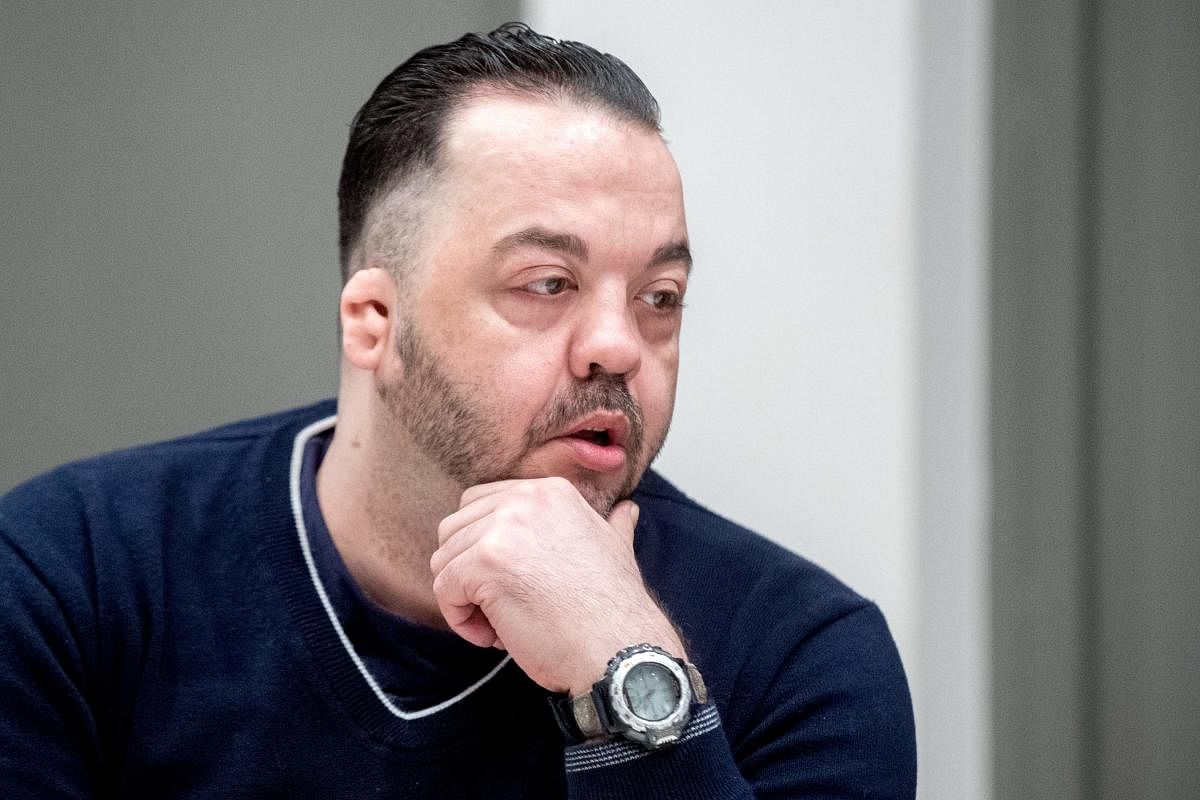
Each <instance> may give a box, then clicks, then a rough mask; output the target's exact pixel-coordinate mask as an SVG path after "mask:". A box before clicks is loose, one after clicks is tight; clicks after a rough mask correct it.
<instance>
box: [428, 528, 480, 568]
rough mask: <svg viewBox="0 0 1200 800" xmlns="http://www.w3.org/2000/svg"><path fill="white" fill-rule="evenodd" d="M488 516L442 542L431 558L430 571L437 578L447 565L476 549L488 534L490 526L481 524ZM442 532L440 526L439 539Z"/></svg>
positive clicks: (457, 531)
mask: <svg viewBox="0 0 1200 800" xmlns="http://www.w3.org/2000/svg"><path fill="white" fill-rule="evenodd" d="M487 516H488V515H487V514H485V515H483V517H481V518H480V519H478V520H475V521H474V522H471V523H470V524H468V525H466V526H465V527H463V528H460V529H458V530H456V531H454V532H453V533H452V534H451V535H450V536H449V537H448V538H446V539H445V540H444V541H443V542H442V545H441V547H439V548H438V549H437V550H435V551H433V555H432V556H431V557H430V558H429V571H430V572H432V573H433V576H434V577H435V578H436V577H437V576H438V573H440V572H441V571H442V570H443V569H445V568H446V565H447V564H449V563H450V562H451V561H453V560H454V559H456V558H458V557H459V556H460V555H462V554H463V553H465V552H466V551H467V550H470V549H471V548H472V547H474V546H475V543H476V542H478V541H479V540H480V539H481V538H482V537H483V535H484V534H485V533H487V531H488V527H489V526H488V525H487V523H486V522H481V520H484V519H486V518H487ZM441 530H442V529H441V526H439V527H438V535H439V538H440V537H441Z"/></svg>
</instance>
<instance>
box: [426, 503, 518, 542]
mask: <svg viewBox="0 0 1200 800" xmlns="http://www.w3.org/2000/svg"><path fill="white" fill-rule="evenodd" d="M504 497H505V496H504V494H503V493H502V492H493V493H492V494H489V495H484V496H482V497H479V498H476V499H475V500H473V501H472V502H471V503H470V504H468V505H465V506H461V507H459V509H458V511H455V512H454V513H453V514H451V515H450V516H448V517H446V518H445V519H443V520H442V521H441V522H439V523H438V529H437V535H438V545H439V546H445V544H446V542H447V541H449V540H450V539H452V538H453V537H454V536H456V535H458V533H459V531H461V530H463V529H464V528H466V527H468V526H469V525H471V524H472V523H474V522H478V521H479V520H481V519H483V518H484V517H486V516H487V515H488V514H491V513H492V512H493V511H495V510H496V506H498V505H499V504H500V503H502V502H503V501H504Z"/></svg>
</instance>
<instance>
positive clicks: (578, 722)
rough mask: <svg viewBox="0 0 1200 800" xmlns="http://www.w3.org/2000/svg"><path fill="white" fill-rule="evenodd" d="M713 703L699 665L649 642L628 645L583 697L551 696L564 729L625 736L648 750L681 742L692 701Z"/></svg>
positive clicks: (577, 736)
mask: <svg viewBox="0 0 1200 800" xmlns="http://www.w3.org/2000/svg"><path fill="white" fill-rule="evenodd" d="M707 702H708V690H707V688H706V687H705V686H704V679H703V678H702V677H700V670H698V669H696V667H695V665H693V664H689V663H687V662H686V661H683V660H681V659H678V658H675V657H674V656H672V655H671V654H670V653H668V652H667V651H666V650H663V649H662V648H660V647H655V646H654V645H650V644H639V645H634V646H633V647H626V648H625V649H624V650H621V651H620V652H619V653H617V654H616V655H615V656H613V658H612V660H611V661H609V662H608V668H607V669H606V670H605V671H604V677H602V678H601V679H600V680H598V681H596V683H595V684H593V685H592V690H591V691H590V692H588V693H587V694H583V695H580V696H578V697H563V696H560V697H559V698H557V699H555V698H552V699H551V703H550V706H551V708H553V709H554V715H555V718H556V719H557V720H558V724H559V727H560V728H562V730H563V733H565V734H566V735H567V738H569V739H572V740H574V741H576V742H582V741H586V740H588V739H595V738H598V737H601V736H605V735H608V736H622V737H624V738H626V739H628V740H629V741H631V742H637V743H638V744H640V745H642V746H643V747H645V748H646V749H648V750H656V749H658V748H660V747H663V746H664V745H668V744H673V743H674V742H677V741H678V740H679V736H680V734H681V733H682V732H683V729H684V727H685V726H686V725H687V724H688V720H690V719H691V718H692V704H693V703H699V704H704V703H707Z"/></svg>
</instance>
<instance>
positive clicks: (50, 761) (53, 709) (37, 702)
mask: <svg viewBox="0 0 1200 800" xmlns="http://www.w3.org/2000/svg"><path fill="white" fill-rule="evenodd" d="M43 483H46V482H45V481H44V482H43ZM34 494H39V492H38V491H37V490H36V489H35V488H31V487H28V486H27V487H25V488H23V489H22V490H18V491H15V492H14V493H12V494H10V495H8V496H6V497H4V498H2V499H0V607H2V608H3V609H4V611H3V613H2V614H0V642H3V646H0V698H3V701H2V702H0V797H64V798H70V797H91V796H94V795H95V794H96V793H97V792H98V787H97V777H96V776H97V775H98V774H99V771H100V763H101V749H100V744H99V735H98V730H97V728H98V725H97V721H96V718H95V716H94V713H93V709H92V707H91V705H90V703H89V696H90V695H91V693H92V691H93V689H94V687H93V686H92V684H91V681H90V679H89V673H90V668H91V666H92V663H91V660H92V659H91V657H90V655H89V653H90V652H93V645H94V642H95V616H94V610H93V608H94V607H93V605H92V603H91V602H90V599H89V595H90V591H89V584H90V583H91V580H90V577H89V571H88V569H87V566H86V545H85V544H84V543H83V537H82V532H81V531H80V530H79V528H80V526H79V525H78V523H77V522H75V523H71V522H69V521H66V520H69V519H70V517H71V516H72V514H71V509H70V506H71V499H70V498H69V496H68V497H49V496H48V495H49V494H53V492H49V493H46V495H47V496H43V499H44V500H47V502H39V503H36V504H32V503H29V502H28V501H29V500H30V499H31V495H34ZM64 494H66V493H64ZM76 516H77V515H76ZM18 520H19V522H18ZM56 522H58V523H61V524H56ZM64 534H65V535H64Z"/></svg>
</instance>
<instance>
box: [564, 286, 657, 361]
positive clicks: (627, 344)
mask: <svg viewBox="0 0 1200 800" xmlns="http://www.w3.org/2000/svg"><path fill="white" fill-rule="evenodd" d="M569 360H570V369H571V374H572V375H574V376H575V377H576V378H579V379H580V380H586V379H587V378H589V377H590V376H591V375H593V374H595V373H596V372H597V370H598V369H602V370H604V371H605V372H608V373H610V374H612V375H623V376H625V378H626V379H628V378H631V377H633V375H634V373H636V372H637V370H638V367H639V366H641V363H642V342H641V335H640V333H639V332H638V329H637V321H636V320H635V318H634V315H633V310H632V309H631V308H630V307H629V303H627V302H626V301H625V296H624V292H621V293H619V294H618V293H617V292H615V291H614V292H612V293H610V294H608V295H607V296H597V297H595V298H593V300H592V302H591V303H589V304H588V305H586V306H584V307H582V308H581V309H580V317H579V320H578V323H577V325H576V326H575V330H574V335H573V337H572V340H571V352H570V356H569Z"/></svg>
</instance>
